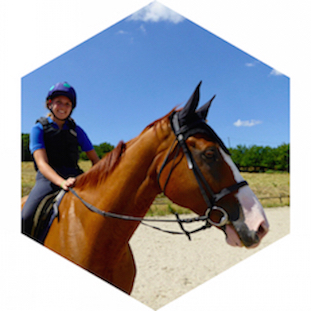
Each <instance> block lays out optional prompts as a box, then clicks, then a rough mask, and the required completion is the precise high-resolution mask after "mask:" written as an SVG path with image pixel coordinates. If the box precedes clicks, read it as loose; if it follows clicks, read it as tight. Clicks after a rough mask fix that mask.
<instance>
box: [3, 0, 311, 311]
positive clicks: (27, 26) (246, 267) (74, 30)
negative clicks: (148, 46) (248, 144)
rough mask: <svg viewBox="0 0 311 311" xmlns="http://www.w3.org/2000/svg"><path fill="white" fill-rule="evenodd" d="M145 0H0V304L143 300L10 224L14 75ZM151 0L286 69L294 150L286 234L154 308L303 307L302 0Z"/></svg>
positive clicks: (82, 306)
mask: <svg viewBox="0 0 311 311" xmlns="http://www.w3.org/2000/svg"><path fill="white" fill-rule="evenodd" d="M149 2H150V1H142V0H140V1H137V0H135V1H133V0H132V1H125V0H122V1H121V0H115V1H109V2H108V1H107V2H103V1H99V0H89V1H82V0H77V1H60V0H56V1H50V0H46V1H35V0H28V1H10V2H9V1H6V2H5V5H4V4H3V3H2V2H1V9H0V14H1V16H0V23H1V27H0V29H1V30H0V31H1V58H0V64H1V68H4V71H2V70H1V71H2V72H1V81H0V82H1V83H0V86H1V92H0V94H1V116H2V122H1V146H2V149H1V150H2V152H1V153H2V163H5V164H3V170H4V171H3V175H2V176H4V177H2V178H1V181H0V182H1V187H0V189H1V193H2V199H4V198H6V199H5V200H4V201H3V202H2V213H1V218H2V224H1V226H0V230H1V234H0V238H1V257H0V258H1V265H0V266H1V295H0V305H1V309H2V310H25V311H28V310H31V311H35V310H42V309H45V310H68V311H69V310H75V311H76V310H102V309H105V310H111V311H113V310H121V309H122V310H124V306H126V310H135V311H140V310H150V308H148V307H146V306H144V305H142V304H140V303H138V302H137V301H135V300H134V299H131V298H129V297H127V296H126V295H123V294H116V291H115V290H114V289H112V288H111V287H110V286H108V285H106V284H103V282H102V281H100V280H98V279H97V278H95V277H92V276H91V277H90V275H89V274H88V273H85V272H84V271H83V270H82V269H77V267H76V266H75V265H72V264H71V263H69V262H66V261H65V260H63V258H61V257H59V256H51V254H50V253H49V251H48V250H47V249H45V248H43V247H42V248H40V247H39V248H38V245H36V244H35V243H33V242H32V241H30V240H29V239H27V238H24V237H23V236H22V235H20V234H19V221H16V219H19V209H18V206H19V195H20V192H19V189H17V190H16V187H17V185H19V181H20V166H19V160H20V156H19V154H17V153H18V152H19V149H17V150H18V152H16V140H18V141H19V138H20V127H19V124H20V106H19V105H20V97H21V94H20V79H21V77H22V76H24V75H26V74H28V73H29V72H31V71H32V70H34V69H35V68H38V67H40V66H42V65H43V64H45V63H46V62H48V61H49V60H51V59H53V58H54V57H56V56H59V55H60V54H62V53H64V52H66V51H67V50H69V49H70V48H72V47H74V46H76V45H77V44H79V43H81V42H83V41H84V40H86V39H88V38H89V37H91V36H93V35H94V34H97V33H99V32H101V31H103V30H104V29H106V28H107V27H109V26H111V25H113V24H114V23H116V22H118V21H120V20H121V19H123V18H125V17H126V16H128V15H130V14H132V13H133V12H135V11H136V10H138V9H140V8H142V7H143V6H145V5H147V4H148V3H149ZM161 3H162V4H164V5H166V6H168V7H170V8H171V9H173V10H175V11H176V12H178V13H180V14H182V15H184V16H185V17H186V18H188V19H190V20H192V21H194V22H195V23H196V24H198V25H200V26H202V27H204V28H206V29H207V30H209V31H211V32H212V33H214V34H216V35H218V36H220V37H221V38H223V39H225V40H226V41H228V42H229V43H231V44H234V45H235V46H237V47H239V48H241V49H242V50H244V51H246V52H247V53H249V54H251V55H252V56H254V57H256V58H258V59H259V60H261V61H263V62H264V63H266V64H268V65H270V66H271V67H273V68H275V69H277V70H278V71H281V72H283V73H284V74H286V75H287V76H289V77H290V78H291V120H292V123H291V129H292V133H291V152H292V159H293V158H297V159H299V161H295V160H294V161H293V162H292V166H291V168H292V173H291V178H292V183H291V189H292V196H291V209H292V216H291V217H292V218H291V220H292V222H291V234H290V235H289V236H287V237H285V238H283V239H282V240H280V241H278V242H277V243H274V244H273V245H271V246H269V247H267V248H266V249H264V250H263V251H261V252H259V253H258V254H257V255H256V256H252V257H250V258H248V259H247V260H244V261H243V262H241V263H240V264H238V265H236V266H234V267H233V268H231V269H229V270H228V271H226V272H224V273H222V274H221V275H219V276H218V277H215V278H214V279H212V280H211V281H209V282H207V283H205V284H203V285H202V286H200V287H198V288H197V289H195V290H193V291H191V292H189V293H188V294H186V295H184V296H182V297H181V298H180V299H178V300H176V301H174V302H173V303H171V304H169V305H167V306H165V307H163V308H162V309H161V310H163V311H164V310H165V311H166V310H168V311H172V310H179V311H182V310H192V309H194V308H195V309H196V310H207V309H210V310H212V309H217V310H225V309H226V310H227V309H228V308H230V310H248V309H249V310H263V309H264V310H276V309H277V310H294V309H299V310H306V308H307V307H310V301H309V299H308V297H309V294H308V293H309V289H310V288H311V286H310V285H311V284H310V280H311V271H310V262H311V260H310V254H311V252H310V228H309V226H310V224H309V220H310V219H311V217H310V216H311V215H310V213H311V212H310V211H311V208H308V209H307V208H306V206H307V205H310V203H309V201H308V198H307V195H308V193H309V192H310V179H309V178H308V176H309V174H310V164H309V163H310V155H309V151H308V148H309V146H308V144H300V142H301V140H300V139H299V138H300V135H299V134H303V135H304V137H305V139H309V138H310V126H308V124H310V123H309V122H310V121H309V119H308V117H307V116H308V115H309V110H307V109H309V108H308V107H306V106H305V105H306V104H307V103H308V102H310V95H309V92H308V91H309V89H310V85H309V83H308V82H307V81H308V80H307V79H309V77H307V76H306V74H307V73H309V72H310V55H311V53H310V52H311V51H310V44H309V41H308V39H309V37H310V18H309V14H308V12H310V6H309V4H308V2H307V1H306V0H303V1H302V0H301V1H298V4H297V2H296V3H295V5H294V4H293V2H292V1H282V2H279V1H276V0H260V1H259V0H255V1H245V0H236V1H230V0H226V1H223V0H220V1H215V0H213V1H212V0H192V1H178V0H163V1H161ZM48 14H51V17H50V18H49V17H48ZM305 107H306V108H305ZM12 124H14V126H12ZM297 129H298V130H297ZM9 133H10V135H9V136H8V134H9ZM11 133H12V135H13V136H11ZM12 137H13V138H12ZM305 142H306V141H305ZM6 163H7V164H6ZM300 172H302V174H301V173H300ZM16 180H18V183H17V182H16ZM295 181H299V183H297V184H296V183H295ZM298 193H301V196H298ZM10 195H11V198H10V199H9V198H8V196H10ZM12 197H13V199H12ZM12 218H13V220H12ZM8 219H9V221H8ZM207 260H208V259H207ZM42 263H45V265H42ZM254 267H256V270H255V271H254ZM245 271H247V273H245ZM77 280H79V281H77ZM297 286H299V287H298V288H297ZM33 293H36V294H35V295H34V294H33ZM32 295H33V296H32ZM34 297H35V298H34Z"/></svg>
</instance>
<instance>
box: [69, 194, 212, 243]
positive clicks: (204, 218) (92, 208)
mask: <svg viewBox="0 0 311 311" xmlns="http://www.w3.org/2000/svg"><path fill="white" fill-rule="evenodd" d="M69 191H70V192H71V193H72V194H73V195H74V196H76V197H77V198H78V199H79V200H80V201H81V202H82V203H83V204H84V205H85V206H86V207H87V208H88V209H89V210H90V211H91V212H94V213H96V214H99V215H101V216H104V217H109V218H115V219H121V220H127V221H139V222H140V223H141V224H142V225H145V226H147V227H150V228H153V229H156V230H159V231H162V232H165V233H170V234H185V235H186V236H187V237H188V239H189V241H190V240H191V236H190V234H192V233H195V232H199V231H201V230H205V229H207V228H210V227H211V226H212V224H210V223H209V219H208V216H206V215H204V216H199V217H193V218H186V219H180V218H179V215H178V213H175V214H174V215H175V216H176V219H152V218H142V217H133V216H128V215H120V214H115V213H111V212H105V211H102V210H100V209H98V208H97V207H95V206H93V205H91V204H90V203H88V202H86V201H84V200H83V199H82V198H81V197H80V196H79V195H78V194H77V192H76V191H75V190H74V189H73V188H69ZM198 221H206V224H205V225H204V226H202V227H200V228H198V229H195V230H193V231H187V230H186V229H185V228H184V226H183V224H184V223H187V224H189V223H192V222H198ZM146 222H166V223H169V222H170V223H176V222H177V223H178V224H179V226H180V228H181V230H182V231H183V232H177V231H169V230H165V229H161V228H158V227H156V226H152V225H149V224H147V223H146Z"/></svg>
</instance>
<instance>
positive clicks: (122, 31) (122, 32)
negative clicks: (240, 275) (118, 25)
mask: <svg viewBox="0 0 311 311" xmlns="http://www.w3.org/2000/svg"><path fill="white" fill-rule="evenodd" d="M117 33H118V34H119V35H126V34H128V32H127V31H124V30H119V31H118V32H117Z"/></svg>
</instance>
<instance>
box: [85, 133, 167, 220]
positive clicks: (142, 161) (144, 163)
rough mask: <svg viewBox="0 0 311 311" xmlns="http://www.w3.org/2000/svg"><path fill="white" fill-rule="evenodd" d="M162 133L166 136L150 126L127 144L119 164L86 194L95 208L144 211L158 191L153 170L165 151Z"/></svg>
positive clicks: (130, 212)
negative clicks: (94, 188)
mask: <svg viewBox="0 0 311 311" xmlns="http://www.w3.org/2000/svg"><path fill="white" fill-rule="evenodd" d="M163 136H164V137H165V136H166V137H167V136H168V135H166V134H165V133H164V134H163V128H161V130H160V133H159V130H158V131H156V130H155V129H154V128H150V129H148V130H146V131H144V132H143V133H142V134H141V135H140V136H138V137H137V138H136V139H135V140H133V141H131V142H130V143H128V144H127V148H126V151H125V153H124V154H123V155H122V159H121V160H120V162H119V164H118V165H117V166H116V167H115V169H114V170H113V171H112V172H111V173H110V174H109V176H108V177H107V179H106V180H105V181H104V182H103V183H101V184H100V185H98V187H97V188H96V191H95V190H93V191H91V193H90V195H89V198H90V199H91V200H92V202H94V203H95V204H96V206H97V207H98V208H100V209H102V210H105V211H109V212H113V213H117V214H123V215H131V216H136V217H143V216H144V215H145V214H146V212H147V211H148V209H149V207H150V205H151V204H152V202H153V200H154V198H155V197H156V195H157V194H159V193H160V192H161V190H160V187H159V185H158V183H157V175H156V174H157V172H156V170H157V165H158V161H159V158H161V159H162V157H161V156H160V154H163V153H165V151H164V150H166V149H165V147H164V146H163V140H165V139H163ZM166 144H168V143H167V142H166ZM85 194H87V192H86V193H85Z"/></svg>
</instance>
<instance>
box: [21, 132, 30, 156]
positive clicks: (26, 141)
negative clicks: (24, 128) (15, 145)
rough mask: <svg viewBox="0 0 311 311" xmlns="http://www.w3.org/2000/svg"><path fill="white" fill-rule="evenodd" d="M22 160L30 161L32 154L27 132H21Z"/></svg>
mask: <svg viewBox="0 0 311 311" xmlns="http://www.w3.org/2000/svg"><path fill="white" fill-rule="evenodd" d="M21 143H22V161H32V155H31V153H30V150H29V134H22V141H21Z"/></svg>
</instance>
